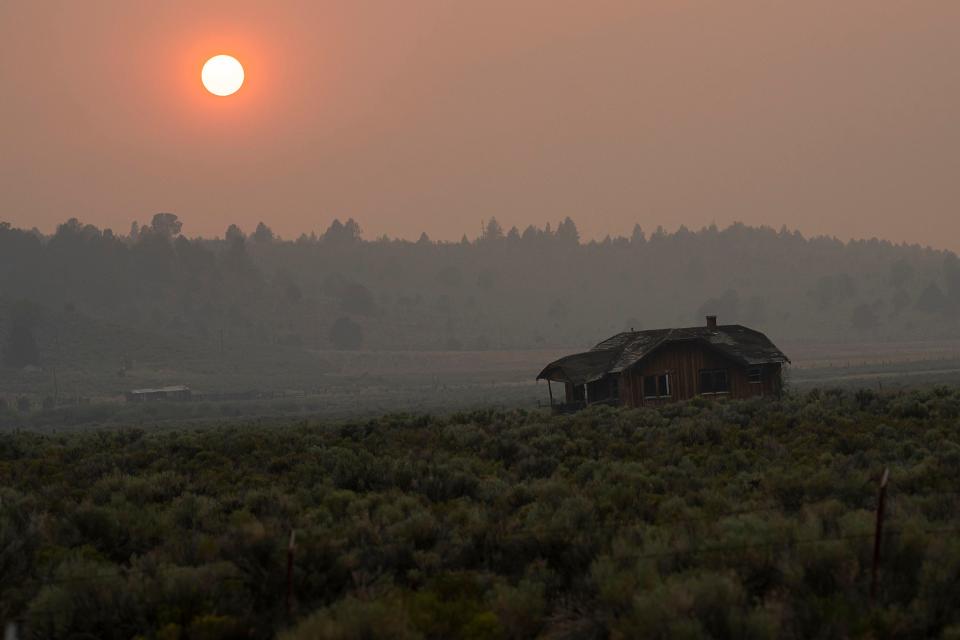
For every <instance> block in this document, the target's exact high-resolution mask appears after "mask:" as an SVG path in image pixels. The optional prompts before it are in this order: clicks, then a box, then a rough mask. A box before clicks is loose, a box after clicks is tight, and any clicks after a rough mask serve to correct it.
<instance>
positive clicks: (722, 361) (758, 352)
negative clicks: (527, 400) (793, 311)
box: [537, 316, 790, 410]
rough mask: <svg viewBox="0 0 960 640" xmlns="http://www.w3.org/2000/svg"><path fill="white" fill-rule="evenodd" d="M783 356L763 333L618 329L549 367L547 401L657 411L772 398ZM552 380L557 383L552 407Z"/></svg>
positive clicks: (713, 326)
mask: <svg viewBox="0 0 960 640" xmlns="http://www.w3.org/2000/svg"><path fill="white" fill-rule="evenodd" d="M789 362H790V359H789V358H787V356H786V355H784V353H783V352H782V351H780V349H778V348H777V347H776V345H774V344H773V343H772V342H771V341H770V339H769V338H767V336H766V335H764V334H763V333H761V332H759V331H755V330H753V329H750V328H748V327H744V326H742V325H739V324H729V325H718V324H717V318H716V316H707V323H706V325H704V326H701V327H686V328H680V329H653V330H649V331H625V332H623V333H618V334H617V335H615V336H612V337H610V338H607V339H606V340H604V341H603V342H600V343H599V344H597V345H596V346H594V347H593V348H592V349H590V350H589V351H585V352H583V353H576V354H573V355H569V356H566V357H563V358H560V359H559V360H555V361H554V362H551V363H550V364H548V365H547V366H546V367H544V369H543V371H541V372H540V374H539V375H538V376H537V380H541V379H542V380H546V381H547V385H548V389H549V392H550V404H551V406H553V407H554V408H557V409H560V410H575V409H578V408H582V407H585V406H587V405H591V404H598V403H602V404H612V405H625V406H630V407H640V406H651V405H653V406H656V405H661V404H665V403H668V402H676V401H678V400H688V399H690V398H693V397H696V396H704V397H710V398H720V397H726V398H751V397H755V396H778V395H779V394H780V393H781V391H782V390H783V371H782V369H783V365H784V364H785V363H789ZM551 382H559V383H561V384H563V385H564V392H565V399H564V401H563V402H562V403H555V401H554V396H553V387H552V386H551Z"/></svg>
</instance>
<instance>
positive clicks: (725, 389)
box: [700, 369, 730, 393]
mask: <svg viewBox="0 0 960 640" xmlns="http://www.w3.org/2000/svg"><path fill="white" fill-rule="evenodd" d="M729 391H730V378H729V376H727V370H726V369H701V370H700V393H729Z"/></svg>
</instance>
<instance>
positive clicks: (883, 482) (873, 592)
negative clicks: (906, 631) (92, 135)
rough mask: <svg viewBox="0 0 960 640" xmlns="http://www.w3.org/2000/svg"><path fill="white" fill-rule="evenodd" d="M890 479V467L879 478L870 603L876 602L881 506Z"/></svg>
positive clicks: (881, 531) (881, 534) (881, 529)
mask: <svg viewBox="0 0 960 640" xmlns="http://www.w3.org/2000/svg"><path fill="white" fill-rule="evenodd" d="M889 479H890V469H889V468H885V469H884V470H883V477H881V478H880V491H879V495H878V496H877V526H876V529H875V530H874V534H873V570H872V572H871V576H870V603H871V604H876V601H877V587H878V583H879V571H880V540H881V538H882V536H883V507H884V503H885V502H886V498H887V481H888V480H889Z"/></svg>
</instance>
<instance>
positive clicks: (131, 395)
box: [126, 384, 193, 402]
mask: <svg viewBox="0 0 960 640" xmlns="http://www.w3.org/2000/svg"><path fill="white" fill-rule="evenodd" d="M126 395H127V402H152V401H154V400H190V399H191V398H193V392H191V391H190V387H186V386H184V385H182V384H181V385H176V386H172V387H159V388H157V389H134V390H133V391H128V392H127V394H126Z"/></svg>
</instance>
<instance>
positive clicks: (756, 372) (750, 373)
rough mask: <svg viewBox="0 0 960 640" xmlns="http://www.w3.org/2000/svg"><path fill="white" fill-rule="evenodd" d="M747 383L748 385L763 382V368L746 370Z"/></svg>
mask: <svg viewBox="0 0 960 640" xmlns="http://www.w3.org/2000/svg"><path fill="white" fill-rule="evenodd" d="M747 382H749V383H750V384H760V383H761V382H763V367H750V368H749V369H747Z"/></svg>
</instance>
